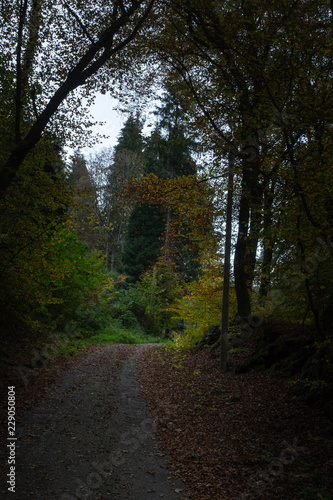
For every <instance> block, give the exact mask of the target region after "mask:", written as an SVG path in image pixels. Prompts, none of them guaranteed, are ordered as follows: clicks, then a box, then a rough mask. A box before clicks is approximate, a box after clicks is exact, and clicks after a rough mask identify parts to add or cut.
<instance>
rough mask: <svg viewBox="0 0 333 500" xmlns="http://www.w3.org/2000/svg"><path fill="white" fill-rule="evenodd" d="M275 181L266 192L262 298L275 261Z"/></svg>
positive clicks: (260, 291) (265, 293)
mask: <svg viewBox="0 0 333 500" xmlns="http://www.w3.org/2000/svg"><path fill="white" fill-rule="evenodd" d="M274 189H275V181H274V180H273V181H272V184H271V187H270V189H268V190H265V191H264V238H263V245H264V253H263V262H262V268H261V278H260V289H259V296H260V298H264V297H267V294H268V289H269V286H270V283H271V268H272V260H273V238H272V205H273V200H274Z"/></svg>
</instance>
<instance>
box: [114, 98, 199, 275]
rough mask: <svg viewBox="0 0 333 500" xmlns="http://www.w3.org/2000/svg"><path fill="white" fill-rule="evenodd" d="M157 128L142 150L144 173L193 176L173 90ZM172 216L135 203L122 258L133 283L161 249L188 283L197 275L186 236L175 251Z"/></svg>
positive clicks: (164, 106)
mask: <svg viewBox="0 0 333 500" xmlns="http://www.w3.org/2000/svg"><path fill="white" fill-rule="evenodd" d="M156 114H158V121H157V125H156V127H155V129H154V131H153V133H152V134H151V136H150V137H149V138H148V139H147V141H146V146H145V148H144V160H145V168H144V173H145V174H151V173H153V174H155V175H156V176H157V177H159V178H162V179H168V178H169V179H173V178H175V177H178V176H183V175H195V173H196V168H195V164H194V162H193V161H192V159H191V147H192V144H191V141H190V140H189V139H188V137H187V136H186V133H185V124H184V119H183V112H182V109H181V103H180V102H179V100H178V99H177V97H176V95H175V94H174V93H173V92H172V91H168V92H166V94H165V96H164V99H163V100H162V106H161V107H160V108H157V111H156ZM172 217H173V214H172V213H171V211H170V209H169V208H167V209H165V210H162V209H161V208H160V207H157V206H156V205H150V204H148V203H147V204H145V205H144V204H141V205H139V204H137V205H136V206H135V207H134V209H133V212H132V214H131V216H130V219H129V225H128V232H127V236H126V241H125V247H124V253H123V256H122V260H123V264H124V271H125V273H127V274H129V276H130V279H132V280H133V281H136V280H137V279H138V278H139V276H140V274H141V273H142V272H144V271H146V270H147V269H148V268H149V267H150V266H151V264H152V263H153V262H154V261H156V259H157V258H158V255H159V253H160V251H161V249H162V247H164V249H165V256H168V258H170V256H171V255H172V256H173V258H175V255H177V258H176V260H177V262H176V264H177V270H178V271H180V272H181V273H182V275H183V277H184V278H185V279H187V280H190V279H192V278H193V277H194V276H195V275H196V273H197V269H196V268H197V264H196V262H195V261H194V259H193V257H194V256H193V255H191V252H190V251H189V250H188V249H187V248H186V244H185V243H186V242H185V240H186V237H185V238H184V242H182V243H183V244H182V245H181V248H177V249H176V248H174V246H173V242H172V239H171V237H170V234H169V227H170V221H171V218H172Z"/></svg>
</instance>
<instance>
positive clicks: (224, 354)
mask: <svg viewBox="0 0 333 500" xmlns="http://www.w3.org/2000/svg"><path fill="white" fill-rule="evenodd" d="M234 164H235V153H234V151H230V153H229V175H228V197H227V220H226V235H225V251H224V269H223V295H222V325H221V344H220V371H221V372H222V373H224V372H225V371H227V368H228V325H229V295H230V253H231V223H232V196H233V183H234Z"/></svg>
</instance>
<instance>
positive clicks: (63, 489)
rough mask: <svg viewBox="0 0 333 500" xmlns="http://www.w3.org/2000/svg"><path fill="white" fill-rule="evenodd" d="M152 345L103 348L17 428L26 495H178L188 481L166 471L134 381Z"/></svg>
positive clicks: (137, 498) (48, 499)
mask: <svg viewBox="0 0 333 500" xmlns="http://www.w3.org/2000/svg"><path fill="white" fill-rule="evenodd" d="M150 348H151V345H149V344H146V345H135V346H133V345H121V344H109V345H103V346H98V347H96V348H95V349H93V350H91V351H90V352H89V353H88V354H87V355H85V356H84V357H83V358H82V359H81V360H80V362H79V363H78V364H76V366H74V368H71V369H70V370H66V371H63V372H60V373H59V374H58V382H57V385H56V388H53V390H52V392H50V393H49V394H48V395H47V396H46V397H45V398H44V399H43V400H42V401H41V402H40V404H38V405H37V406H35V407H34V408H33V409H32V410H30V411H28V412H27V413H26V414H25V415H24V416H23V417H22V419H21V421H20V423H19V424H18V426H17V447H16V453H17V457H16V458H17V460H16V464H17V465H16V492H15V493H11V492H8V491H6V490H7V487H6V486H5V485H4V484H3V483H1V488H0V493H4V492H5V495H4V496H2V498H7V497H9V498H11V499H18V500H25V499H29V498H33V499H35V500H74V499H87V500H100V499H103V500H104V499H112V500H125V499H126V500H146V499H153V500H155V499H160V498H165V499H167V500H174V499H180V498H181V496H182V494H183V493H184V492H185V485H184V484H183V483H182V482H181V481H180V480H178V479H177V478H175V477H174V476H173V474H172V472H171V471H170V470H168V469H167V463H168V456H167V454H166V452H164V450H161V449H159V448H158V444H157V442H156V440H155V437H154V421H153V419H152V416H151V413H150V410H149V408H148V406H147V405H146V403H145V401H144V399H143V398H142V397H141V396H140V394H139V390H140V385H139V383H138V382H137V380H136V377H135V372H136V358H137V356H138V355H139V353H140V352H141V351H142V350H143V349H150Z"/></svg>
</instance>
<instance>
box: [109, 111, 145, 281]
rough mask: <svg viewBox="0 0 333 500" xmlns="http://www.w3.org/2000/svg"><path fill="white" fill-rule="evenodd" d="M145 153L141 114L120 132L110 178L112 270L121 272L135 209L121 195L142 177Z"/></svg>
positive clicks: (110, 168)
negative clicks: (125, 245)
mask: <svg viewBox="0 0 333 500" xmlns="http://www.w3.org/2000/svg"><path fill="white" fill-rule="evenodd" d="M142 150H143V138H142V122H141V120H140V117H139V116H138V115H137V116H133V115H130V116H129V118H128V120H127V121H126V123H125V125H124V127H123V129H122V130H121V132H120V136H119V138H118V143H117V144H116V146H115V148H114V153H113V161H112V164H111V165H110V167H109V172H108V176H107V177H108V187H107V194H106V197H105V209H104V211H105V218H106V226H107V227H109V228H110V230H109V238H108V245H107V247H108V250H107V253H108V262H109V267H110V268H111V269H112V270H113V269H117V270H118V271H120V270H122V264H121V255H122V253H123V251H124V244H125V236H126V227H127V224H128V221H129V216H130V213H131V209H132V207H131V206H126V207H125V206H122V204H121V203H120V201H119V192H120V190H121V189H122V188H123V186H124V185H125V184H126V183H127V182H128V181H130V180H131V179H133V178H136V177H139V176H140V175H141V173H142V169H143V156H142Z"/></svg>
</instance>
